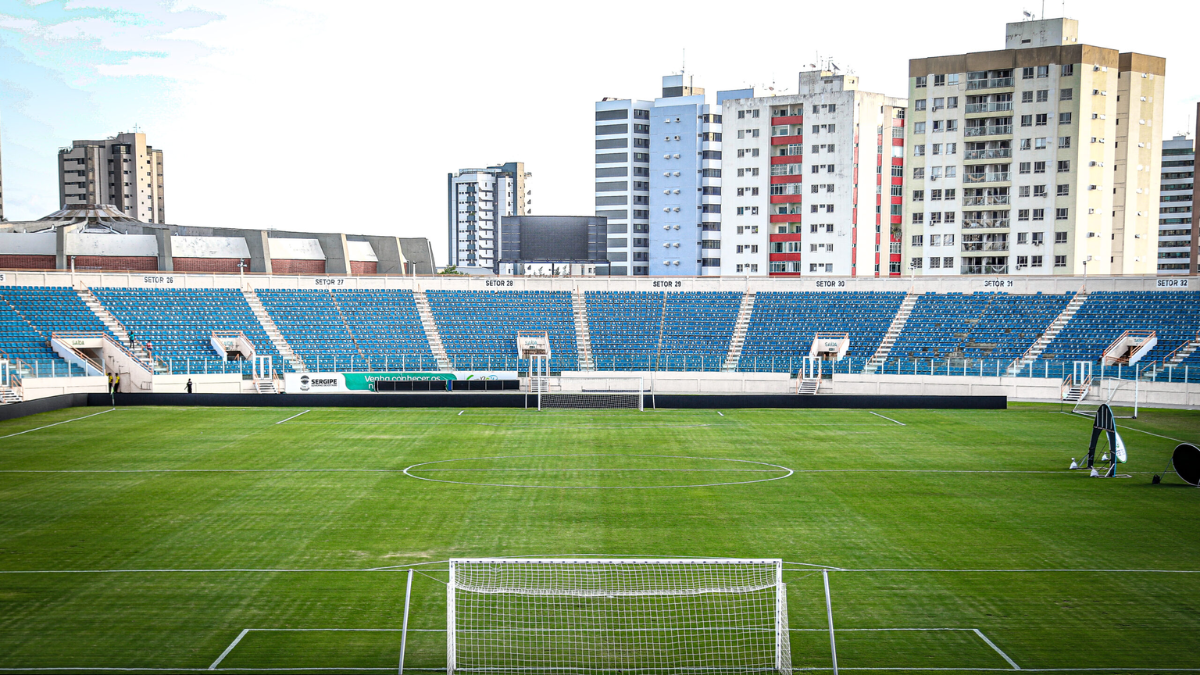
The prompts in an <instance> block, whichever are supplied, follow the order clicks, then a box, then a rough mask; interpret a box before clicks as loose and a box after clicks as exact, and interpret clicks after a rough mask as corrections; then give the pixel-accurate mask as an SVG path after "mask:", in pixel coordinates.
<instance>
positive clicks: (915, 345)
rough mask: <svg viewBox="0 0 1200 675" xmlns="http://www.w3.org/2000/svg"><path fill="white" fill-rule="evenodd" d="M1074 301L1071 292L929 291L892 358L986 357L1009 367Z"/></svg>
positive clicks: (920, 303) (898, 339)
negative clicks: (1041, 293) (1046, 293)
mask: <svg viewBox="0 0 1200 675" xmlns="http://www.w3.org/2000/svg"><path fill="white" fill-rule="evenodd" d="M1070 301H1071V295H1069V294H1068V295H1040V294H1039V295H1009V294H1007V293H973V294H963V293H925V294H924V295H922V296H920V298H918V299H917V302H916V304H915V305H914V306H913V311H912V314H911V315H910V316H909V318H908V321H907V322H906V323H905V324H904V330H903V331H901V333H900V336H899V337H898V338H897V339H896V343H895V344H894V345H893V346H892V349H891V352H890V353H889V354H888V361H889V362H895V361H901V362H909V361H920V360H926V359H933V360H943V359H967V360H970V361H978V360H986V361H989V362H990V361H997V362H999V363H1000V364H1001V365H1000V366H999V367H1000V368H1001V369H1003V368H1005V367H1007V366H1008V364H1009V363H1010V362H1012V361H1013V360H1014V359H1016V358H1018V357H1020V356H1022V355H1023V354H1024V353H1025V352H1026V350H1028V349H1029V347H1030V345H1032V344H1033V343H1034V342H1036V341H1037V339H1038V337H1040V336H1041V334H1042V333H1044V332H1045V331H1046V329H1047V328H1048V327H1049V326H1050V324H1051V322H1053V321H1054V319H1055V318H1056V317H1057V316H1058V315H1059V314H1060V313H1062V310H1063V308H1065V307H1066V306H1067V303H1069V302H1070ZM993 365H994V364H993ZM883 370H884V371H885V372H887V371H888V367H887V366H885V367H884V369H883Z"/></svg>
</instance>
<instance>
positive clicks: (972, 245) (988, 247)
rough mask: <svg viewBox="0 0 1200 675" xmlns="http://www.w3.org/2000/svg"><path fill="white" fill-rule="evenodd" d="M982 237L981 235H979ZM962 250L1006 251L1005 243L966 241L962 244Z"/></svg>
mask: <svg viewBox="0 0 1200 675" xmlns="http://www.w3.org/2000/svg"><path fill="white" fill-rule="evenodd" d="M979 236H983V235H979ZM962 250H963V251H964V252H970V251H1007V250H1008V242H1007V241H967V242H963V245H962Z"/></svg>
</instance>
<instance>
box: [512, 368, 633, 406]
mask: <svg viewBox="0 0 1200 675" xmlns="http://www.w3.org/2000/svg"><path fill="white" fill-rule="evenodd" d="M643 383H644V380H643V379H642V378H641V377H621V376H599V377H577V376H576V377H567V376H564V377H560V378H558V383H557V384H555V383H553V382H550V381H549V378H547V380H545V381H543V382H542V383H534V386H537V385H538V384H540V386H541V389H542V391H540V392H539V396H538V409H539V410H541V409H542V408H593V409H595V408H629V409H633V410H644V409H645V403H644V401H645V393H646V392H645V388H644V386H643Z"/></svg>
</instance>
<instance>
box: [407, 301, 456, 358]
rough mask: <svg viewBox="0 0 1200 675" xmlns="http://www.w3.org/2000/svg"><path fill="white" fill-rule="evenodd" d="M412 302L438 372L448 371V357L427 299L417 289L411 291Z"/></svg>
mask: <svg viewBox="0 0 1200 675" xmlns="http://www.w3.org/2000/svg"><path fill="white" fill-rule="evenodd" d="M413 300H414V301H415V302H416V304H417V315H418V316H420V317H421V328H423V329H425V339H427V340H429V348H430V349H431V350H432V351H433V357H434V358H435V359H437V364H438V370H450V357H449V356H447V355H446V346H445V345H443V344H442V336H441V335H440V334H438V328H437V322H436V321H434V320H433V311H432V310H430V309H429V298H427V297H425V291H423V290H420V289H417V290H414V291H413Z"/></svg>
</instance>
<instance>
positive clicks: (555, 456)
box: [0, 404, 1200, 673]
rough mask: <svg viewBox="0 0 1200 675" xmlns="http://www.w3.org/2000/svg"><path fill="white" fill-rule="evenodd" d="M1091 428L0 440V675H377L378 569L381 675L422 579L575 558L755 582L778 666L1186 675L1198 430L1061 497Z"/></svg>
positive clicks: (1003, 416)
mask: <svg viewBox="0 0 1200 675" xmlns="http://www.w3.org/2000/svg"><path fill="white" fill-rule="evenodd" d="M1119 412H1120V411H1119ZM1091 424H1092V422H1091V420H1090V419H1087V418H1083V417H1079V416H1073V415H1069V414H1064V413H1062V412H1060V407H1059V406H1057V405H1033V404H1030V405H1022V404H1010V408H1009V410H1002V411H938V410H875V411H867V410H721V411H716V410H647V411H646V412H641V413H639V412H636V411H561V410H559V411H547V412H536V411H526V410H506V409H467V410H461V411H460V410H458V409H453V410H451V409H378V408H376V409H349V408H322V409H312V410H305V409H304V408H302V407H301V408H246V409H238V408H188V407H181V408H152V407H145V408H118V409H114V410H109V409H104V408H74V409H67V410H60V411H56V412H53V413H46V414H41V415H35V416H31V417H26V418H22V419H18V420H12V421H8V422H4V423H0V672H55V671H61V672H73V671H87V670H97V671H108V670H140V671H149V672H183V671H208V670H213V671H216V672H267V671H294V670H305V669H306V670H308V671H310V672H329V673H335V672H362V671H396V670H397V669H398V666H399V655H400V643H401V628H402V626H403V615H404V606H405V600H406V597H405V595H406V594H405V588H406V583H407V580H408V576H409V575H408V570H410V569H411V570H414V571H415V574H414V575H413V582H412V593H411V598H410V600H411V602H410V610H409V612H410V614H409V630H408V634H407V644H406V654H405V659H404V669H405V670H411V671H413V672H421V671H437V670H441V671H444V670H445V665H446V621H447V611H446V581H447V574H448V565H447V562H446V561H447V560H449V559H450V558H460V557H500V556H529V557H557V556H574V557H591V556H599V557H631V558H634V557H635V558H650V557H735V558H781V559H782V560H784V561H785V566H784V570H785V571H784V581H785V582H786V583H787V585H788V586H787V594H788V603H787V604H788V614H789V624H790V625H789V627H790V631H791V633H790V634H791V645H792V660H793V663H794V665H795V667H796V669H797V670H811V671H816V672H832V671H833V663H834V658H835V655H836V663H837V666H838V669H839V671H841V670H844V671H865V670H870V671H881V672H888V673H903V672H924V673H928V672H938V673H954V672H981V671H997V672H1000V671H1011V670H1016V669H1020V670H1030V671H1078V672H1097V673H1101V672H1102V673H1120V672H1168V671H1179V672H1186V671H1191V672H1198V673H1200V489H1197V488H1194V487H1191V486H1187V485H1185V484H1183V483H1182V481H1180V480H1179V478H1178V477H1177V476H1175V475H1174V474H1173V473H1171V474H1169V476H1168V477H1167V478H1166V479H1165V480H1164V483H1163V484H1161V485H1152V484H1151V476H1152V474H1154V473H1158V472H1161V471H1162V470H1163V468H1164V467H1165V466H1166V464H1167V460H1168V458H1169V457H1170V454H1171V451H1172V450H1173V449H1174V447H1175V445H1176V444H1177V443H1178V442H1179V441H1189V442H1193V443H1194V442H1197V441H1200V413H1198V412H1192V411H1173V410H1142V411H1141V414H1140V416H1139V418H1138V419H1136V420H1135V419H1120V420H1118V424H1120V425H1121V428H1120V433H1121V435H1122V437H1123V438H1124V440H1125V444H1126V446H1127V447H1128V448H1129V455H1130V458H1129V462H1128V463H1127V464H1124V465H1121V466H1120V470H1119V472H1120V473H1121V474H1123V475H1124V476H1127V477H1119V478H1115V479H1108V480H1102V479H1091V478H1088V477H1087V475H1086V473H1085V472H1081V471H1068V470H1066V469H1067V466H1068V465H1069V464H1070V462H1071V459H1072V458H1076V459H1081V458H1082V457H1083V455H1085V454H1086V451H1087V443H1088V439H1089V434H1090V430H1091ZM1101 447H1107V446H1106V443H1105V442H1104V441H1103V440H1102V441H1101ZM1097 454H1099V453H1097ZM827 589H828V591H827ZM827 592H828V595H827ZM831 620H832V624H833V631H832V639H831V630H830V621H831Z"/></svg>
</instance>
